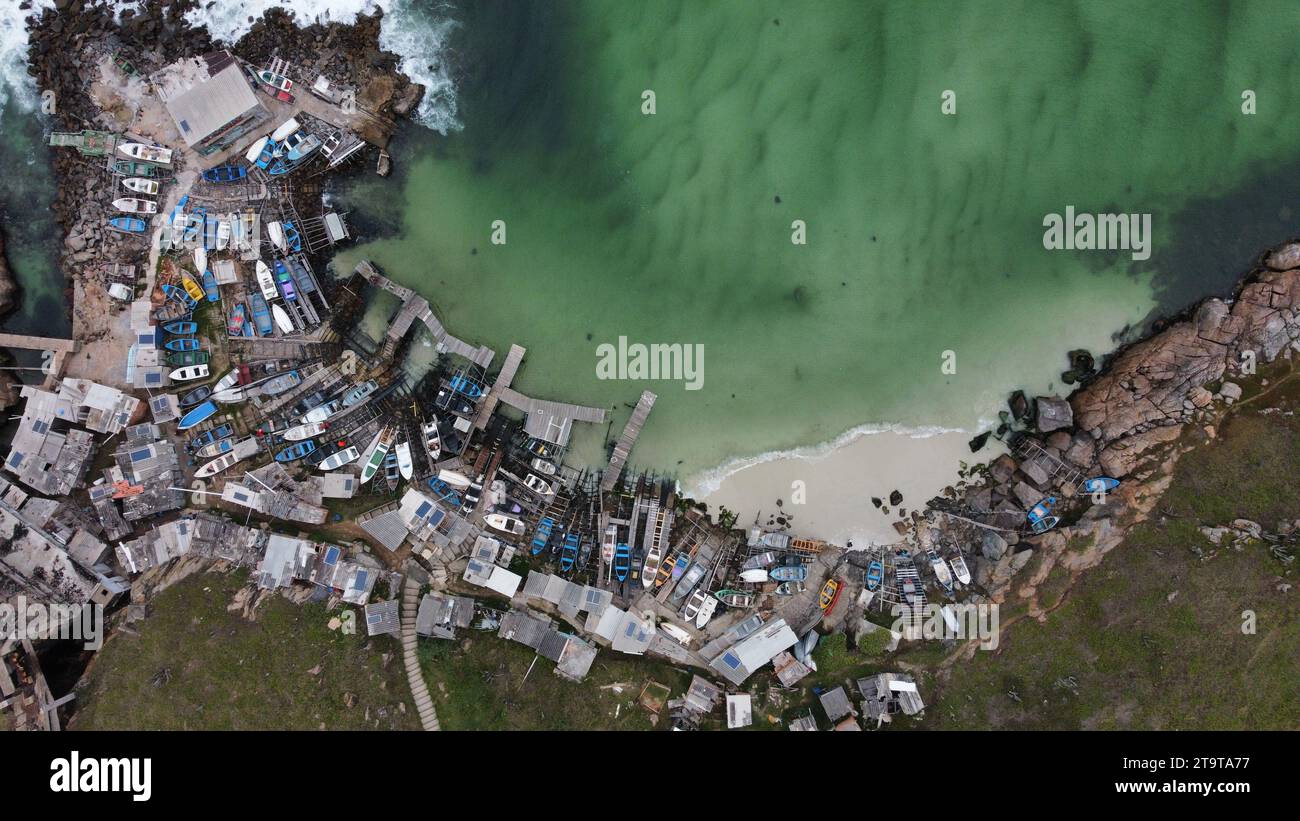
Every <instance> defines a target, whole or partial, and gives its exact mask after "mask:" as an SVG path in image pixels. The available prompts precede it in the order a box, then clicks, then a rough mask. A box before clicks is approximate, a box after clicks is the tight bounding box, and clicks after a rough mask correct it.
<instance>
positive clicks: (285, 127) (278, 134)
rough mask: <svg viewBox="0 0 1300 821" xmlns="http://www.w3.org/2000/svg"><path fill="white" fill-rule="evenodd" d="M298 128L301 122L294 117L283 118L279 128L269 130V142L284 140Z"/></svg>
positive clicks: (300, 126)
mask: <svg viewBox="0 0 1300 821" xmlns="http://www.w3.org/2000/svg"><path fill="white" fill-rule="evenodd" d="M277 76H278V75H277ZM259 79H260V78H259ZM282 79H283V78H282ZM263 82H265V81H263ZM292 85H293V84H292V83H290V87H292ZM282 90H283V91H288V90H289V89H287V88H286V89H282ZM300 128H302V124H301V123H299V122H298V121H297V120H295V119H294V118H292V117H290V118H289V119H287V120H285V121H284V122H283V123H281V124H280V127H279V128H277V129H276V130H274V131H272V132H271V142H274V143H279V142H284V140H285V139H287V138H288V136H289V135H290V134H292V133H294V132H295V131H297V130H298V129H300Z"/></svg>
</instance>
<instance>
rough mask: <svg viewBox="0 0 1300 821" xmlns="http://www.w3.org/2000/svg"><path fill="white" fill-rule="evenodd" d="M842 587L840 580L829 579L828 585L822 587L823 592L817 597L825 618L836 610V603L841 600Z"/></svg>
mask: <svg viewBox="0 0 1300 821" xmlns="http://www.w3.org/2000/svg"><path fill="white" fill-rule="evenodd" d="M842 587H843V585H841V584H840V581H839V579H827V580H826V584H824V585H822V592H821V593H820V594H819V595H818V596H817V604H818V606H819V607H821V609H822V615H823V616H829V615H830V613H831V610H833V609H835V602H837V601H839V600H840V590H841V588H842Z"/></svg>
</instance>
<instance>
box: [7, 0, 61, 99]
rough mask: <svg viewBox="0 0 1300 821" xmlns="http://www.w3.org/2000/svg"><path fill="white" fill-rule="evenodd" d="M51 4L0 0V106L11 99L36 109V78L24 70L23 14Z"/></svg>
mask: <svg viewBox="0 0 1300 821" xmlns="http://www.w3.org/2000/svg"><path fill="white" fill-rule="evenodd" d="M53 5H54V2H53V0H36V2H34V3H32V5H31V8H28V9H20V8H19V7H18V6H19V4H18V3H17V2H16V0H15V2H0V109H4V108H6V107H7V106H8V105H9V102H10V101H11V100H12V101H13V102H14V103H15V105H16V106H17V108H18V110H19V111H21V112H23V113H30V112H32V111H34V110H35V109H36V100H37V97H36V82H35V81H34V80H33V79H32V78H31V76H30V75H29V74H28V73H27V22H26V21H27V16H28V15H31V14H39V13H40V11H41V9H44V8H49V7H51V6H53Z"/></svg>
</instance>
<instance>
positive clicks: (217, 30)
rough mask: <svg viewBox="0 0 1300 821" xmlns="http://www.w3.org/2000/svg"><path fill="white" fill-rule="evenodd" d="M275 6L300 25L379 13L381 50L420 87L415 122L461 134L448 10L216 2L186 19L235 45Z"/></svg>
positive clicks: (396, 3) (380, 4) (316, 0)
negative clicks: (449, 58) (448, 57)
mask: <svg viewBox="0 0 1300 821" xmlns="http://www.w3.org/2000/svg"><path fill="white" fill-rule="evenodd" d="M425 6H428V7H425ZM276 7H283V8H285V9H288V10H289V11H292V12H293V13H294V15H295V18H296V19H297V20H298V22H299V23H300V24H310V23H315V22H321V23H328V22H337V23H351V22H352V21H354V20H356V19H357V15H358V14H361V13H363V12H364V13H369V12H372V11H374V10H375V9H376V8H379V9H382V10H383V12H384V19H383V23H382V24H381V26H380V29H379V44H380V46H382V47H383V48H384V49H385V50H387V51H391V52H392V53H394V54H396V55H398V56H399V57H401V68H402V71H403V72H404V73H405V74H406V75H407V76H408V77H410V78H411V79H412V80H414V81H415V82H417V83H419V84H421V85H423V86H424V87H425V93H424V99H423V100H421V101H420V108H419V110H418V111H417V112H416V115H415V119H416V121H417V122H419V123H420V124H421V125H424V126H427V127H428V128H431V129H433V130H434V131H437V132H438V133H440V134H447V133H449V132H452V131H459V130H460V129H461V127H462V124H461V122H460V119H459V117H458V116H457V100H456V87H455V83H454V82H453V81H452V79H451V74H450V72H449V70H448V69H449V66H448V64H447V61H446V58H445V54H446V51H447V48H448V42H449V38H450V36H451V33H452V32H453V31H455V30H456V27H457V26H458V25H459V23H458V22H457V21H456V19H455V18H454V17H453V16H452V14H451V12H452V9H451V7H450V5H447V4H444V3H434V4H428V3H424V4H421V3H418V2H415V0H296V1H295V2H293V3H292V4H289V3H285V2H283V0H218V2H215V3H207V4H205V5H201V6H200V7H198V8H196V9H193V10H191V11H190V12H189V13H188V14H186V17H185V19H186V20H188V21H189V23H190V24H191V25H193V26H207V27H208V31H210V32H212V33H213V36H214V37H217V38H218V39H222V40H227V41H234V40H238V39H239V38H240V37H242V36H244V35H245V34H247V33H248V31H249V29H250V28H252V25H253V21H255V20H257V19H259V18H261V17H262V15H263V14H265V13H266V12H267V11H269V10H270V9H273V8H276Z"/></svg>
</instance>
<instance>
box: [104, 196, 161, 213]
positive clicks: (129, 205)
mask: <svg viewBox="0 0 1300 821" xmlns="http://www.w3.org/2000/svg"><path fill="white" fill-rule="evenodd" d="M113 207H114V208H116V209H117V210H119V211H123V212H125V213H127V214H156V213H158V203H156V202H154V201H153V200H145V199H140V198H139V197H121V198H120V199H115V200H113Z"/></svg>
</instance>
